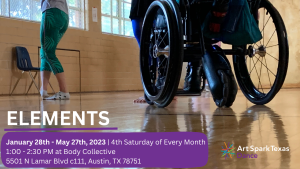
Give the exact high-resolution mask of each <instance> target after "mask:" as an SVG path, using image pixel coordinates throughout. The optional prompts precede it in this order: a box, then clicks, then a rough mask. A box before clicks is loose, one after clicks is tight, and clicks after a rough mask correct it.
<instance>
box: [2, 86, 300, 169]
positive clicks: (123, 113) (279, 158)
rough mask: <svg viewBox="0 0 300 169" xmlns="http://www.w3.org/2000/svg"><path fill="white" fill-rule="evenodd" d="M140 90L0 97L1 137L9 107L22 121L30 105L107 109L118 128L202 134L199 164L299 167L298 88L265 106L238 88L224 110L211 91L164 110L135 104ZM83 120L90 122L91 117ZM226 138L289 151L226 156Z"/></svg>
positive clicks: (274, 168) (180, 100) (271, 168)
mask: <svg viewBox="0 0 300 169" xmlns="http://www.w3.org/2000/svg"><path fill="white" fill-rule="evenodd" d="M141 95H142V92H112V93H94V94H91V93H89V94H81V95H80V94H73V95H71V97H72V98H71V100H70V101H42V100H41V99H40V98H39V97H38V96H37V95H34V96H33V95H31V96H11V97H8V96H5V97H0V111H1V114H0V119H1V125H0V127H1V128H0V137H2V136H3V135H4V134H5V132H4V129H5V128H13V127H11V126H7V111H11V110H14V111H24V114H25V115H24V120H25V121H26V120H30V111H33V110H36V111H39V110H43V111H48V112H52V111H64V110H67V111H79V112H81V111H108V112H109V116H108V117H109V119H110V124H109V125H108V126H107V127H118V128H119V130H118V131H117V132H178V131H193V132H202V133H205V134H206V135H207V137H208V142H209V160H208V163H207V165H206V166H205V167H203V168H207V169H211V168H224V169H227V168H228V169H244V168H245V169H246V168H255V169H285V168H286V169H288V168H295V169H299V168H300V160H299V157H300V89H286V90H281V91H280V92H279V94H278V95H277V96H276V98H275V99H274V100H273V101H272V102H271V103H269V104H267V105H266V106H255V105H253V104H251V103H250V102H248V101H247V100H246V98H245V97H244V96H243V94H242V93H241V92H239V93H238V96H237V99H236V101H235V103H234V105H233V106H232V107H231V108H223V109H218V108H217V107H216V106H215V104H214V102H213V100H212V98H211V96H210V94H209V93H206V94H205V93H204V94H203V95H202V96H201V97H186V96H180V97H178V98H177V100H175V101H173V102H172V104H171V105H169V106H168V107H167V108H165V109H160V108H156V107H155V106H148V105H147V104H133V99H135V98H138V97H139V96H141ZM95 122H98V119H97V121H95ZM87 123H90V122H89V119H87ZM16 127H20V126H15V127H14V128H16ZM36 127H53V126H34V128H36ZM59 127H62V126H59ZM72 127H95V126H90V125H86V126H72ZM98 127H99V126H98ZM224 142H226V143H228V142H230V143H233V144H234V146H235V147H236V149H237V146H239V145H241V146H244V147H246V146H251V145H253V146H255V147H265V146H272V145H274V146H276V147H289V149H290V151H281V152H279V151H277V152H276V151H274V152H272V151H270V152H258V153H257V155H258V158H257V159H240V158H236V156H235V157H234V158H232V159H226V160H225V158H224V157H221V156H222V153H221V149H222V146H223V145H224ZM199 153H200V152H199ZM249 153H250V152H249Z"/></svg>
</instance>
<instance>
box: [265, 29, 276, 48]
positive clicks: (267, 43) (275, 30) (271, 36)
mask: <svg viewBox="0 0 300 169" xmlns="http://www.w3.org/2000/svg"><path fill="white" fill-rule="evenodd" d="M275 32H276V29H275V30H274V32H273V34H272V36H271V37H270V39H269V41H268V43H267V44H266V46H268V44H269V42H270V41H271V39H272V37H273V36H274V33H275Z"/></svg>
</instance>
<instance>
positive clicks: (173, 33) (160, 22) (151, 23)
mask: <svg viewBox="0 0 300 169" xmlns="http://www.w3.org/2000/svg"><path fill="white" fill-rule="evenodd" d="M169 2H170V1H167V0H161V1H154V2H153V3H152V4H151V5H150V6H149V8H148V10H147V12H146V15H145V18H144V23H143V28H142V35H141V48H140V71H141V79H142V83H143V87H144V92H145V95H146V96H147V98H148V99H149V101H152V102H153V103H154V104H156V105H157V106H158V107H166V106H168V105H169V104H170V103H171V101H172V100H173V98H174V96H175V94H176V91H177V88H178V85H179V81H180V76H181V69H182V62H183V40H182V25H180V24H181V22H178V19H177V18H178V17H177V15H178V14H177V13H176V11H175V12H174V8H172V7H171V6H170V4H169Z"/></svg>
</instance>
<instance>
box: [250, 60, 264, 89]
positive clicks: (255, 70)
mask: <svg viewBox="0 0 300 169" xmlns="http://www.w3.org/2000/svg"><path fill="white" fill-rule="evenodd" d="M257 60H258V59H257ZM252 61H253V60H252ZM253 63H254V61H253ZM254 67H255V71H256V74H257V76H258V72H257V69H256V66H254ZM258 81H259V84H260V86H262V84H261V82H260V78H258ZM258 90H259V85H258Z"/></svg>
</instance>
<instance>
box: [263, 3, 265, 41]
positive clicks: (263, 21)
mask: <svg viewBox="0 0 300 169" xmlns="http://www.w3.org/2000/svg"><path fill="white" fill-rule="evenodd" d="M265 12H266V9H264V20H263V24H265ZM264 44H265V29H263V45H264Z"/></svg>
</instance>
